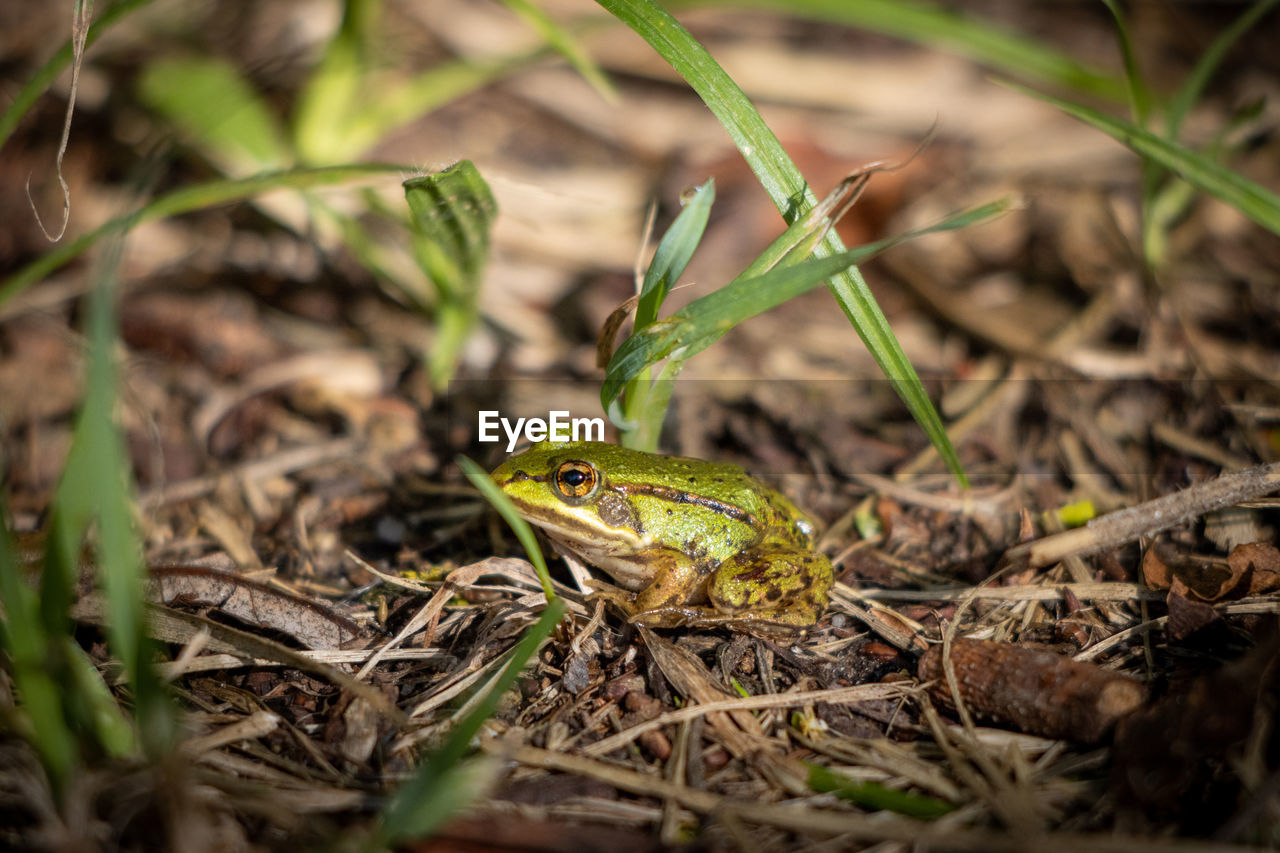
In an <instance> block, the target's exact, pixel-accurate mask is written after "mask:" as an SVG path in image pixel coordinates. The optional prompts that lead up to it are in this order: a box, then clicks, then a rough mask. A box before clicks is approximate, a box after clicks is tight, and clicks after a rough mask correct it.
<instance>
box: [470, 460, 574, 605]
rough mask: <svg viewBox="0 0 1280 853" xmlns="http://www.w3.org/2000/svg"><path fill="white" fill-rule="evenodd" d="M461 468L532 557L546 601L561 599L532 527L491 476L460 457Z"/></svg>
mask: <svg viewBox="0 0 1280 853" xmlns="http://www.w3.org/2000/svg"><path fill="white" fill-rule="evenodd" d="M458 466H459V467H460V468H461V469H462V473H463V474H465V475H466V477H467V479H468V480H470V481H471V483H472V485H474V486H475V487H476V488H477V489H479V490H480V494H482V495H484V498H485V500H487V501H488V502H489V503H491V504H493V508H494V509H496V510H497V511H498V514H499V515H501V516H502V518H503V520H505V521H506V522H507V524H509V525H511V529H512V530H513V531H515V534H516V538H517V539H519V540H520V544H521V545H523V546H524V550H525V553H526V554H528V555H529V562H531V563H533V569H534V571H535V572H537V573H538V580H540V581H542V591H543V592H544V593H546V595H547V601H554V600H556V599H557V598H559V596H557V595H556V591H555V588H554V587H553V586H552V585H551V572H550V571H548V570H547V561H546V559H545V558H544V557H543V556H542V549H541V548H539V547H538V539H537V537H535V536H534V535H533V528H532V527H530V526H529V522H527V521H525V520H524V519H523V518H521V517H520V513H519V512H518V511H517V510H516V508H515V505H514V504H512V503H511V501H510V499H509V498H507V496H506V495H505V494H504V493H503V491H502V489H500V488H498V485H497V483H495V482H493V480H491V479H489V475H488V474H486V473H485V470H484V469H483V468H481V467H480V466H479V465H477V464H476V463H475V462H473V461H472V460H470V459H468V458H467V457H465V456H459V457H458Z"/></svg>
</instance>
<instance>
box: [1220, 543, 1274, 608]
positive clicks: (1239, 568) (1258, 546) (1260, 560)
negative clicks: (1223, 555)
mask: <svg viewBox="0 0 1280 853" xmlns="http://www.w3.org/2000/svg"><path fill="white" fill-rule="evenodd" d="M1227 565H1229V566H1230V567H1231V570H1232V572H1233V573H1236V574H1237V575H1238V576H1241V577H1244V578H1245V579H1246V581H1247V583H1248V588H1249V595H1262V594H1263V593H1267V592H1272V591H1274V590H1276V589H1280V548H1276V546H1275V545H1272V544H1271V543H1270V542H1249V543H1246V544H1244V545H1237V546H1236V547H1235V548H1233V549H1232V550H1231V554H1230V556H1228V557H1227Z"/></svg>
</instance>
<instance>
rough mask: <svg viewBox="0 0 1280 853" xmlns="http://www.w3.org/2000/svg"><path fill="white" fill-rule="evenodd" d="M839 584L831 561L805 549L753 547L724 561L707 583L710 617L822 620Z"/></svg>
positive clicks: (787, 622) (801, 623) (784, 622)
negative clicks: (712, 614)
mask: <svg viewBox="0 0 1280 853" xmlns="http://www.w3.org/2000/svg"><path fill="white" fill-rule="evenodd" d="M834 582H835V575H834V572H833V571H832V569H831V561H830V560H828V559H827V557H826V556H825V555H824V554H818V553H815V552H813V551H808V550H804V549H798V548H797V549H791V548H781V549H778V548H772V549H748V550H746V551H743V552H742V553H739V554H735V555H734V556H733V557H730V558H729V559H728V560H725V561H724V562H723V563H721V564H720V567H719V568H718V569H717V570H716V573H715V575H714V576H713V577H712V578H711V582H710V583H709V584H708V586H707V597H708V598H709V599H710V601H711V606H712V608H714V610H715V611H716V614H717V616H716V617H713V618H712V619H709V620H707V621H724V622H741V623H744V624H748V623H756V622H759V623H767V624H773V625H791V626H796V627H802V626H805V625H812V624H813V623H814V622H817V621H818V617H819V616H821V615H822V611H823V610H824V609H825V608H826V606H827V592H828V591H829V590H830V589H831V585H832V583H834Z"/></svg>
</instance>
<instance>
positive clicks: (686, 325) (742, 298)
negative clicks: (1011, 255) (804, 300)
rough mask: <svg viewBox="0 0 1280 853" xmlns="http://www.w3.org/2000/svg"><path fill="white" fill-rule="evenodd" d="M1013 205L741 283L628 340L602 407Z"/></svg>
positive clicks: (1004, 203) (996, 205)
mask: <svg viewBox="0 0 1280 853" xmlns="http://www.w3.org/2000/svg"><path fill="white" fill-rule="evenodd" d="M1011 204H1012V202H1011V201H1009V200H1007V199H1006V200H1001V201H997V202H992V203H990V204H985V205H982V206H981V207H976V208H973V209H971V210H966V211H962V212H960V213H957V214H954V215H952V216H949V217H947V218H946V219H944V220H942V221H941V222H938V223H936V224H934V225H931V226H928V227H926V228H920V229H916V230H912V231H905V232H903V233H901V234H897V235H894V236H892V237H888V238H885V239H884V240H878V241H876V242H875V243H868V244H867V245H865V246H859V247H858V248H856V249H851V250H848V251H845V252H842V253H840V254H838V255H831V256H829V257H826V258H812V259H810V260H807V261H804V262H802V263H799V264H795V265H792V266H778V267H775V268H774V269H772V270H770V271H768V272H766V273H764V274H762V275H759V276H754V277H750V278H744V277H739V278H736V279H734V280H733V281H732V282H730V283H729V284H727V285H725V286H724V287H722V288H720V289H719V290H717V291H715V292H714V293H711V294H708V295H707V296H704V297H702V298H701V299H698V300H695V301H694V302H691V303H689V304H688V305H686V306H685V307H684V308H682V309H681V310H679V311H677V312H676V313H675V314H672V315H671V316H670V317H668V318H666V319H665V320H660V321H658V322H657V323H654V324H653V325H651V326H649V327H648V328H647V329H645V330H643V331H641V332H637V333H636V334H634V335H632V336H631V337H629V338H627V340H626V341H625V342H623V344H622V346H620V347H618V351H617V352H616V353H614V356H613V358H612V359H611V360H610V362H609V367H608V369H607V370H606V372H605V381H604V384H603V387H602V388H601V391H600V399H601V403H602V404H603V405H604V407H605V409H606V411H607V410H608V408H609V405H610V403H612V402H613V400H614V399H615V398H616V396H617V394H618V393H619V391H620V390H621V389H622V387H623V385H624V383H626V382H627V381H629V380H630V379H631V378H632V377H634V376H636V375H638V374H639V373H640V372H642V371H643V370H645V369H646V368H647V367H649V366H650V365H653V364H655V363H657V362H658V361H660V360H661V359H663V358H667V357H672V358H676V359H682V360H683V359H687V358H689V357H690V356H692V355H694V354H695V353H697V352H700V351H701V350H703V349H705V348H706V347H708V346H710V345H711V344H712V343H714V342H715V341H716V340H718V339H719V338H720V337H721V336H722V335H724V334H725V333H726V332H728V331H729V330H730V329H732V328H733V327H734V326H736V325H737V324H738V323H741V322H742V321H743V320H746V319H748V318H749V317H754V316H755V315H757V314H762V313H764V312H765V311H768V310H769V309H770V308H774V307H776V306H778V305H781V304H782V303H783V302H786V301H787V300H789V299H793V298H795V297H796V296H799V295H800V294H802V293H805V292H806V291H809V290H812V289H813V288H814V287H817V286H818V285H820V284H821V283H822V282H823V281H824V280H826V279H827V278H829V277H830V276H832V275H835V274H836V273H837V272H839V271H840V270H842V269H844V268H846V267H848V266H849V265H851V264H855V263H857V262H858V261H861V260H865V259H867V258H869V257H871V256H872V255H875V254H876V253H878V252H882V251H884V250H885V249H887V248H890V247H891V246H896V245H898V244H900V243H903V242H906V241H907V240H912V239H915V238H916V237H920V236H922V235H924V234H930V233H934V232H937V231H949V230H954V229H957V228H965V227H968V226H969V225H973V224H974V223H977V222H981V221H982V220H985V219H989V218H991V217H993V216H996V215H999V214H1000V213H1003V212H1004V211H1006V210H1008V209H1009V207H1010V206H1011Z"/></svg>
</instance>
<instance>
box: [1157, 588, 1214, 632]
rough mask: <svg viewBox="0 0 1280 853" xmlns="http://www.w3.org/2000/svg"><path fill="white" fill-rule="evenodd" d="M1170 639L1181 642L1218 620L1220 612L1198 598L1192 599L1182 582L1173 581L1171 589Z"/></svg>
mask: <svg viewBox="0 0 1280 853" xmlns="http://www.w3.org/2000/svg"><path fill="white" fill-rule="evenodd" d="M1167 602H1168V605H1169V625H1168V631H1169V637H1170V638H1172V639H1174V640H1181V639H1182V638H1183V637H1187V636H1189V635H1191V634H1193V633H1195V632H1196V631H1199V630H1200V629H1201V628H1203V627H1204V626H1206V625H1208V624H1209V623H1210V622H1213V621H1215V620H1216V619H1218V618H1219V617H1218V611H1216V610H1214V609H1213V605H1211V604H1207V603H1205V602H1204V601H1202V600H1200V599H1199V598H1198V597H1192V595H1190V594H1189V590H1188V589H1187V587H1186V584H1184V583H1183V582H1182V581H1181V580H1179V579H1178V578H1174V579H1173V586H1171V587H1170V588H1169V597H1168V599H1167Z"/></svg>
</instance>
